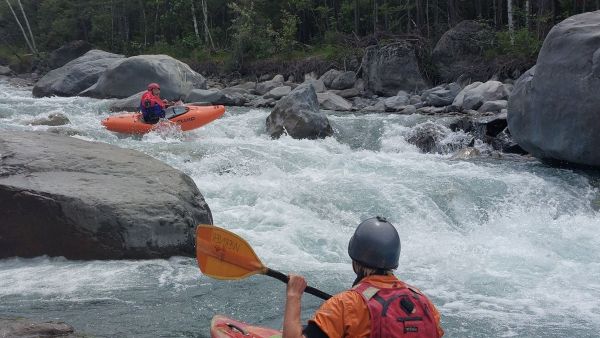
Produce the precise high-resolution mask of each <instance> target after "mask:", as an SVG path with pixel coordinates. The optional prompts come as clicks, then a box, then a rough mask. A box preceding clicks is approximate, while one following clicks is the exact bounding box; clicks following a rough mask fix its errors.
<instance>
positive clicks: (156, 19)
mask: <svg viewBox="0 0 600 338" xmlns="http://www.w3.org/2000/svg"><path fill="white" fill-rule="evenodd" d="M158 1H159V0H156V15H155V16H154V43H155V44H156V34H157V33H158V32H157V31H156V30H157V28H158Z"/></svg>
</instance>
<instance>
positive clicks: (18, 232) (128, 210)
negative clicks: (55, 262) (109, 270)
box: [0, 131, 212, 259]
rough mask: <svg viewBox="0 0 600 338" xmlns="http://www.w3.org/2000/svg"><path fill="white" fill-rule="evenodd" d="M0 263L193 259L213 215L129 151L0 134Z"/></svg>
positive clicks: (183, 178) (167, 173) (183, 185)
mask: <svg viewBox="0 0 600 338" xmlns="http://www.w3.org/2000/svg"><path fill="white" fill-rule="evenodd" d="M0 205H2V208H0V220H2V221H1V222H0V258H4V257H13V256H20V257H35V256H40V255H48V256H64V257H66V258H69V259H141V258H164V257H170V256H174V255H184V256H193V255H194V229H195V226H196V225H197V224H199V223H212V215H211V212H210V209H209V207H208V205H207V204H206V202H205V201H204V198H203V197H202V195H201V194H200V191H198V188H197V187H196V185H195V184H194V182H193V181H192V180H191V179H190V178H189V177H188V176H187V175H185V174H183V173H182V172H180V171H178V170H176V169H173V168H172V167H170V166H168V165H166V164H164V163H162V162H160V161H158V160H155V159H153V158H151V157H150V156H147V155H145V154H143V153H140V152H138V151H134V150H127V149H122V148H119V147H115V146H112V145H107V144H103V143H96V142H88V141H82V140H79V139H75V138H71V137H65V136H60V135H54V134H50V133H38V132H16V131H5V132H3V133H2V134H0Z"/></svg>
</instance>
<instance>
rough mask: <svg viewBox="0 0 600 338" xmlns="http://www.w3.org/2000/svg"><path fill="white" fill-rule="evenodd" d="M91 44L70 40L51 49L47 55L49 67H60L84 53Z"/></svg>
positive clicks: (89, 48)
mask: <svg viewBox="0 0 600 338" xmlns="http://www.w3.org/2000/svg"><path fill="white" fill-rule="evenodd" d="M92 48H93V46H92V45H91V44H90V43H89V42H87V41H83V40H76V41H71V42H69V43H67V44H65V45H64V46H62V47H60V48H58V49H55V50H53V51H52V52H50V55H49V56H48V66H49V67H50V69H56V68H59V67H62V66H64V65H66V64H67V62H70V61H72V60H75V59H76V58H78V57H80V56H82V55H84V54H85V53H87V52H88V51H90V50H91V49H92Z"/></svg>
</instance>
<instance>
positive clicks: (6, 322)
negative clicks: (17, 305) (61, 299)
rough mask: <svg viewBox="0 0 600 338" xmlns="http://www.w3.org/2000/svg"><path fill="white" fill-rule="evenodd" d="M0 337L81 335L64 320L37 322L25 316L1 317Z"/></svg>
mask: <svg viewBox="0 0 600 338" xmlns="http://www.w3.org/2000/svg"><path fill="white" fill-rule="evenodd" d="M0 337H67V338H68V337H79V335H75V329H74V328H73V327H72V326H71V325H69V324H66V323H63V322H36V321H32V320H29V319H25V318H0Z"/></svg>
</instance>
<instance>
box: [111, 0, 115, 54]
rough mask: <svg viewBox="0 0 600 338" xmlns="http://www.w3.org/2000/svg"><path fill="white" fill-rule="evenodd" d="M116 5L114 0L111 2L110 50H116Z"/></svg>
mask: <svg viewBox="0 0 600 338" xmlns="http://www.w3.org/2000/svg"><path fill="white" fill-rule="evenodd" d="M114 37H115V5H114V3H113V0H110V49H113V50H114V49H115V42H114Z"/></svg>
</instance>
